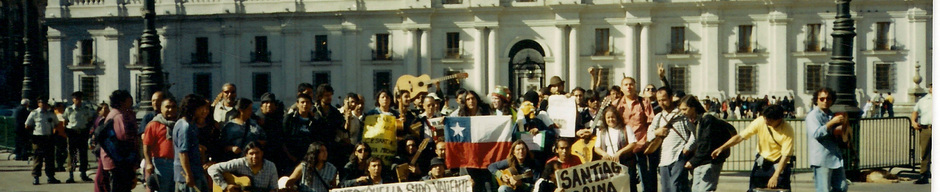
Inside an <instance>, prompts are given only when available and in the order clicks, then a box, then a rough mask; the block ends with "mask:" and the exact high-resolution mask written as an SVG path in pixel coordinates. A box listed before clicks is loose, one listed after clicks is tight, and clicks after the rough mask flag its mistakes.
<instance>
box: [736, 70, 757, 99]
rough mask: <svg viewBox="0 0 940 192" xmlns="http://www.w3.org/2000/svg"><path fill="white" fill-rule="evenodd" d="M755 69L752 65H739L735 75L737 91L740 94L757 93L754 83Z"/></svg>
mask: <svg viewBox="0 0 940 192" xmlns="http://www.w3.org/2000/svg"><path fill="white" fill-rule="evenodd" d="M755 70H756V67H755V66H752V65H739V66H738V74H737V78H738V79H737V81H738V83H737V87H738V88H737V91H738V92H741V93H754V92H756V91H757V86H756V82H755V80H756V79H755V78H756V76H755V74H754V73H756V71H755Z"/></svg>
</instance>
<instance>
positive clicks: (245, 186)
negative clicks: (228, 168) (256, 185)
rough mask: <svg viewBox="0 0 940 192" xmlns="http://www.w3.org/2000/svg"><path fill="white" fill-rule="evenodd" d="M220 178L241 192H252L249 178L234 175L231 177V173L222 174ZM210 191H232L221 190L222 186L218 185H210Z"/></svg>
mask: <svg viewBox="0 0 940 192" xmlns="http://www.w3.org/2000/svg"><path fill="white" fill-rule="evenodd" d="M222 178H224V179H225V181H226V182H228V183H231V184H233V185H235V186H238V188H239V189H240V190H241V191H252V188H253V187H252V186H251V177H248V176H235V175H232V174H231V173H223V174H222ZM212 191H213V192H232V191H226V190H225V189H223V188H222V186H219V185H218V183H217V184H214V185H212Z"/></svg>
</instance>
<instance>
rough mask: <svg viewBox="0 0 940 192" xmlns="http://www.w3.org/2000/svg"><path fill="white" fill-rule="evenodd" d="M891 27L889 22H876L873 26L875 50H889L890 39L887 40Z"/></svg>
mask: <svg viewBox="0 0 940 192" xmlns="http://www.w3.org/2000/svg"><path fill="white" fill-rule="evenodd" d="M890 29H891V23H890V22H878V23H876V26H875V50H890V49H891V47H890V46H891V45H890V42H889V41H890V40H888V31H889V30H890Z"/></svg>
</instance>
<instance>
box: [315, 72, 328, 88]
mask: <svg viewBox="0 0 940 192" xmlns="http://www.w3.org/2000/svg"><path fill="white" fill-rule="evenodd" d="M322 84H330V71H314V72H313V86H320V85H322Z"/></svg>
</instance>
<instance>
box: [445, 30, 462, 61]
mask: <svg viewBox="0 0 940 192" xmlns="http://www.w3.org/2000/svg"><path fill="white" fill-rule="evenodd" d="M445 52H446V54H447V55H446V57H447V58H450V59H459V58H460V33H458V32H450V33H447V50H445Z"/></svg>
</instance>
